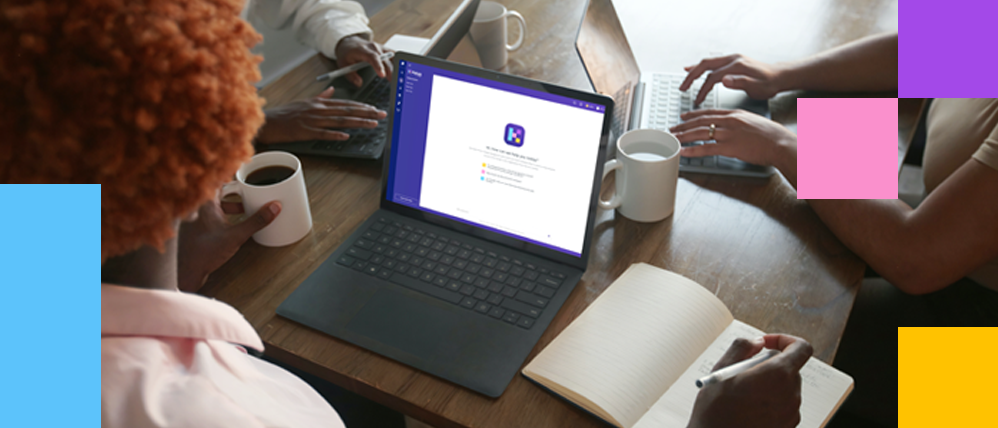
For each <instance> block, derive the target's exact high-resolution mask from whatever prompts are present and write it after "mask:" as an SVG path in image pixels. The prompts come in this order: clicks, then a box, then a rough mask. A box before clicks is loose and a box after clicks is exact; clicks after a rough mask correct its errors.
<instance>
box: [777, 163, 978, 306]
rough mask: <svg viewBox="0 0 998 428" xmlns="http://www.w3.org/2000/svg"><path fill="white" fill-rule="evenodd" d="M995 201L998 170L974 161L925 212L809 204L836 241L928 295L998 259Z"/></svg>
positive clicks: (866, 204)
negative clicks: (837, 239) (836, 238)
mask: <svg viewBox="0 0 998 428" xmlns="http://www.w3.org/2000/svg"><path fill="white" fill-rule="evenodd" d="M795 168H796V167H795ZM784 175H786V174H784ZM794 175H796V174H794ZM995 195H998V171H996V170H994V169H992V168H990V167H988V166H986V165H984V164H982V163H980V162H978V161H977V160H975V159H970V160H968V161H967V162H966V163H964V164H963V166H961V167H960V168H959V169H957V170H956V172H954V173H953V175H951V176H950V177H949V178H947V179H946V181H944V182H943V184H942V185H940V186H939V187H938V188H936V189H935V190H934V191H933V192H932V193H931V194H929V196H928V197H927V198H926V199H925V201H924V202H923V203H922V204H921V205H919V206H918V208H917V209H912V208H911V207H909V206H908V205H907V204H905V203H904V202H902V201H900V200H896V199H891V200H877V199H842V200H835V199H811V200H808V203H809V204H810V205H811V207H812V208H813V209H814V211H815V212H816V213H817V214H818V216H819V217H821V220H822V221H823V222H824V223H825V224H826V225H828V227H829V228H830V229H831V230H832V232H833V233H835V236H837V237H838V238H839V239H840V240H842V242H843V243H844V244H845V245H846V246H847V247H849V249H851V250H852V251H853V252H855V253H856V254H857V255H859V256H860V257H861V258H862V259H863V260H865V261H866V262H867V263H868V264H869V265H870V267H872V268H873V269H874V270H875V271H877V272H878V273H880V274H881V275H883V276H884V278H885V279H887V280H888V281H890V282H891V283H892V284H894V285H895V286H896V287H898V288H899V289H901V290H902V291H904V292H906V293H910V294H924V293H930V292H933V291H936V290H939V289H942V288H944V287H946V286H947V285H949V284H952V283H953V282H956V281H957V280H958V279H960V278H961V277H963V276H966V275H967V274H969V273H971V272H973V271H974V270H975V269H977V268H979V267H980V266H982V265H984V264H985V263H987V262H988V261H989V260H992V259H994V258H996V257H998V198H995Z"/></svg>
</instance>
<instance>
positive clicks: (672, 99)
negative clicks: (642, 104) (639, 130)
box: [648, 73, 718, 167]
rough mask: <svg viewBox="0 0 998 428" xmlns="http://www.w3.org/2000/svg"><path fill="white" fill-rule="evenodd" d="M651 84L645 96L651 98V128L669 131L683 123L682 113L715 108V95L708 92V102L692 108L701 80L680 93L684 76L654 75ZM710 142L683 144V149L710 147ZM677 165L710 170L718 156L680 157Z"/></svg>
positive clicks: (706, 100) (670, 74)
mask: <svg viewBox="0 0 998 428" xmlns="http://www.w3.org/2000/svg"><path fill="white" fill-rule="evenodd" d="M653 76H654V77H653V84H652V85H651V90H650V91H648V96H650V97H651V106H650V109H649V112H648V113H649V121H650V124H651V127H652V128H655V129H661V130H664V131H668V130H669V128H671V127H673V126H676V125H678V124H679V123H680V122H682V119H680V118H679V116H680V115H681V114H683V113H686V112H689V111H693V110H700V109H711V108H716V107H717V105H718V99H717V91H710V93H708V94H707V98H706V99H704V101H703V103H702V104H700V105H699V106H697V105H694V104H693V101H694V100H696V97H697V94H699V93H700V88H701V85H703V83H704V79H703V78H700V79H697V80H695V81H693V84H692V85H691V86H690V89H689V90H687V91H686V92H682V91H680V90H679V85H681V84H682V83H683V79H685V78H686V75H685V74H683V73H655V74H653ZM712 143H714V141H713V140H711V141H694V142H692V143H685V144H683V147H689V146H698V145H701V144H712ZM679 163H680V165H692V166H706V167H713V166H715V164H716V163H717V156H704V157H701V158H688V157H680V159H679Z"/></svg>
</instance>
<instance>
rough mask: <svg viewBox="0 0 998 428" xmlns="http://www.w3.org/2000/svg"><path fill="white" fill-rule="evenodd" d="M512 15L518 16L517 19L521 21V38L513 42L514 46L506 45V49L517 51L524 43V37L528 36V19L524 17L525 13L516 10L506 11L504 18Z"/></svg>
mask: <svg viewBox="0 0 998 428" xmlns="http://www.w3.org/2000/svg"><path fill="white" fill-rule="evenodd" d="M511 16H512V17H513V18H516V20H517V21H518V22H519V23H520V38H519V39H517V40H516V43H513V45H512V46H510V45H506V50H508V51H515V50H517V49H519V48H520V45H522V44H523V39H524V38H525V37H527V21H525V20H524V19H523V15H520V12H517V11H515V10H511V11H508V12H506V16H504V17H503V18H509V17H511Z"/></svg>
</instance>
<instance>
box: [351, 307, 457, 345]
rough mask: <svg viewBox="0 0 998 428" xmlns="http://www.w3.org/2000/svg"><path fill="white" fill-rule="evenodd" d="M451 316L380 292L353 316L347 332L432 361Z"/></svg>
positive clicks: (446, 333)
mask: <svg viewBox="0 0 998 428" xmlns="http://www.w3.org/2000/svg"><path fill="white" fill-rule="evenodd" d="M455 318H456V316H455V314H453V313H450V312H448V311H445V310H443V309H441V308H438V307H436V306H433V305H428V304H426V302H421V301H419V300H416V299H413V298H411V297H409V296H406V295H404V294H402V293H399V292H397V291H393V290H381V291H379V292H378V293H377V294H375V295H374V297H372V298H371V300H369V301H368V302H367V304H366V305H364V307H363V308H362V309H361V310H360V312H358V313H357V315H356V316H354V317H353V319H351V320H350V323H349V324H347V327H346V328H347V329H348V330H350V331H352V332H354V333H359V334H362V335H364V336H367V337H369V338H371V339H374V340H377V341H379V342H381V343H384V344H386V345H389V346H392V347H395V348H398V349H399V350H402V351H405V352H408V353H410V354H413V355H415V356H417V357H420V358H424V359H432V358H433V356H434V354H435V353H436V350H437V348H438V347H439V345H440V344H441V343H442V342H443V341H444V340H445V339H446V338H447V336H448V335H449V334H448V332H449V331H450V329H451V327H453V326H454V323H455V322H457V320H456V319H455Z"/></svg>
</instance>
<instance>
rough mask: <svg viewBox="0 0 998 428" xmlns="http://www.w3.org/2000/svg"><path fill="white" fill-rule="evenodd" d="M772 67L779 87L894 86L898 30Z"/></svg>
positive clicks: (878, 88)
mask: <svg viewBox="0 0 998 428" xmlns="http://www.w3.org/2000/svg"><path fill="white" fill-rule="evenodd" d="M776 67H777V69H778V72H777V76H776V80H777V86H778V87H779V88H780V89H781V90H793V89H805V90H816V91H893V90H897V87H898V34H897V33H889V34H879V35H876V36H870V37H865V38H862V39H859V40H856V41H853V42H850V43H847V44H844V45H842V46H839V47H837V48H834V49H831V50H828V51H825V52H822V53H819V54H817V55H815V56H812V57H810V58H807V59H804V60H801V61H795V62H791V63H785V64H778V65H777V66H776Z"/></svg>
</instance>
